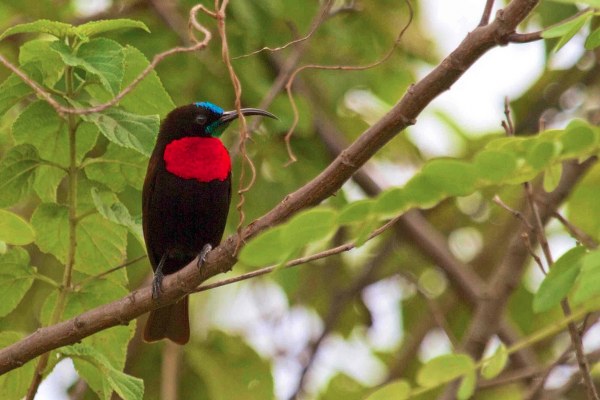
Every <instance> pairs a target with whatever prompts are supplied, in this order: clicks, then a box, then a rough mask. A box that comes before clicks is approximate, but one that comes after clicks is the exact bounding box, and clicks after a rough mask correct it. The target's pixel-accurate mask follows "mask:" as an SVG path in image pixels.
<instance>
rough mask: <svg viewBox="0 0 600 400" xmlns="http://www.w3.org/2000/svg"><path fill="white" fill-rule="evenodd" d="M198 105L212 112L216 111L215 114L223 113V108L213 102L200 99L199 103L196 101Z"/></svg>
mask: <svg viewBox="0 0 600 400" xmlns="http://www.w3.org/2000/svg"><path fill="white" fill-rule="evenodd" d="M194 104H195V105H196V107H203V108H206V109H208V110H210V111H212V112H214V113H215V114H219V115H221V114H223V112H224V111H223V109H222V108H221V107H219V106H217V105H214V104H213V103H210V102H208V101H199V102H197V103H194Z"/></svg>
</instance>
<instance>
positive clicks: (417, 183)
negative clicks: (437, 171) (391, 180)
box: [402, 174, 447, 208]
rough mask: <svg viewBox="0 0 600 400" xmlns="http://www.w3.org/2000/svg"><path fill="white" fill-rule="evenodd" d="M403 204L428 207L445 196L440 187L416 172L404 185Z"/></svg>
mask: <svg viewBox="0 0 600 400" xmlns="http://www.w3.org/2000/svg"><path fill="white" fill-rule="evenodd" d="M403 189H404V193H403V194H402V196H403V197H404V201H405V205H410V206H417V207H419V208H429V207H433V206H434V205H436V204H437V203H438V202H440V201H441V200H442V199H444V198H445V197H446V196H447V193H445V192H444V191H443V190H442V188H441V187H439V186H436V185H433V184H432V183H431V182H430V181H429V179H427V177H426V176H425V175H424V174H417V175H416V176H415V177H413V178H412V179H411V180H410V181H408V183H407V184H406V186H404V188H403Z"/></svg>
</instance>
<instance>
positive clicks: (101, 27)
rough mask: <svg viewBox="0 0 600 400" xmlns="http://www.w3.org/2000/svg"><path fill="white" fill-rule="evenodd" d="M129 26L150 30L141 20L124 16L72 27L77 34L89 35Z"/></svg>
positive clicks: (128, 27)
mask: <svg viewBox="0 0 600 400" xmlns="http://www.w3.org/2000/svg"><path fill="white" fill-rule="evenodd" d="M130 28H135V29H142V30H144V31H146V32H150V29H148V27H147V26H146V24H144V23H143V22H141V21H135V20H132V19H125V18H119V19H103V20H96V21H90V22H87V23H85V24H82V25H79V26H76V27H75V28H73V29H74V31H75V32H77V33H78V34H79V35H82V36H88V37H91V36H94V35H97V34H99V33H104V32H110V31H114V30H118V29H130Z"/></svg>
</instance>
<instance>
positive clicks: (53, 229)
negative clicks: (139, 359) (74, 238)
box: [31, 203, 69, 263]
mask: <svg viewBox="0 0 600 400" xmlns="http://www.w3.org/2000/svg"><path fill="white" fill-rule="evenodd" d="M31 225H33V228H34V229H35V230H36V232H37V235H36V239H35V244H36V245H37V247H38V248H39V249H40V250H41V251H43V252H44V253H50V254H52V255H54V256H55V257H56V258H57V259H58V260H59V261H60V262H62V263H65V261H66V258H67V249H68V246H69V209H68V208H67V207H65V206H62V205H60V204H53V203H42V204H40V205H39V206H38V208H37V209H36V210H35V211H34V213H33V215H32V216H31Z"/></svg>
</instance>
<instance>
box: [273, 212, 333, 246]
mask: <svg viewBox="0 0 600 400" xmlns="http://www.w3.org/2000/svg"><path fill="white" fill-rule="evenodd" d="M336 218H337V213H336V212H335V211H334V210H331V209H327V208H313V209H310V210H305V211H302V212H299V213H298V214H296V215H294V216H293V217H292V218H291V219H290V220H289V221H288V222H287V223H285V225H284V226H283V230H282V231H281V243H282V244H283V246H284V247H286V248H295V249H300V248H302V247H304V246H305V245H307V244H309V243H313V242H316V241H319V240H321V239H325V238H326V237H328V236H329V235H330V234H331V233H332V232H334V231H335V229H336V228H337V226H336V224H335V220H336Z"/></svg>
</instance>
